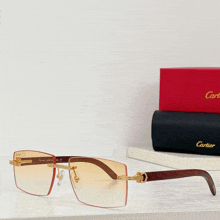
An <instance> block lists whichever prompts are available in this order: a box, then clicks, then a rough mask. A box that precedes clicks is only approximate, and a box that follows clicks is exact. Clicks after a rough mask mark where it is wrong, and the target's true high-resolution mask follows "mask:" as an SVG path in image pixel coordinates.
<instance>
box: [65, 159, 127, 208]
mask: <svg viewBox="0 0 220 220" xmlns="http://www.w3.org/2000/svg"><path fill="white" fill-rule="evenodd" d="M69 166H71V167H73V166H76V168H75V169H72V170H70V179H71V183H72V186H73V189H74V191H75V194H76V196H77V198H78V200H79V201H80V202H82V203H85V204H87V205H92V206H98V207H103V208H113V207H121V206H125V205H126V203H127V181H126V180H118V179H117V176H120V175H127V167H126V165H125V164H122V163H118V162H115V161H111V160H105V159H98V158H88V157H72V158H70V159H69Z"/></svg>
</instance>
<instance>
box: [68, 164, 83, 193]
mask: <svg viewBox="0 0 220 220" xmlns="http://www.w3.org/2000/svg"><path fill="white" fill-rule="evenodd" d="M70 173H71V181H72V183H73V185H74V187H75V188H76V189H81V188H82V181H81V178H80V175H79V172H77V169H76V168H75V169H72V170H71V171H70Z"/></svg>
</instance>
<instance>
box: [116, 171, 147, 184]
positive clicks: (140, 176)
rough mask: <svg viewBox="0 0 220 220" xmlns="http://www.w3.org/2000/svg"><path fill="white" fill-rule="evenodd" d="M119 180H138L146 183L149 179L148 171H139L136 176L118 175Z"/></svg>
mask: <svg viewBox="0 0 220 220" xmlns="http://www.w3.org/2000/svg"><path fill="white" fill-rule="evenodd" d="M118 180H136V181H137V183H145V182H146V181H147V175H146V173H141V172H137V174H136V175H135V176H125V175H122V176H118Z"/></svg>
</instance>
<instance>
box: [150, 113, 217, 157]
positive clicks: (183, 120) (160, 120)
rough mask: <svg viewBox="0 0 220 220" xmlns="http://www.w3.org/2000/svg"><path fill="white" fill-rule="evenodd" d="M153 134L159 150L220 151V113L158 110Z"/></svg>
mask: <svg viewBox="0 0 220 220" xmlns="http://www.w3.org/2000/svg"><path fill="white" fill-rule="evenodd" d="M151 137H152V143H153V148H154V150H156V151H167V152H179V153H195V154H205V155H220V114H217V113H195V112H172V111H159V110H157V111H155V112H154V114H153V118H152V127H151Z"/></svg>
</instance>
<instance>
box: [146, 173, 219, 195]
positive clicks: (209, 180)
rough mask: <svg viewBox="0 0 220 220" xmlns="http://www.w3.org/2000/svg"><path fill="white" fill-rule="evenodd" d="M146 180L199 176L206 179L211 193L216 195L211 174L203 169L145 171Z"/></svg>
mask: <svg viewBox="0 0 220 220" xmlns="http://www.w3.org/2000/svg"><path fill="white" fill-rule="evenodd" d="M145 174H146V176H147V181H156V180H168V179H176V178H183V177H191V176H201V177H204V178H205V180H206V181H207V183H208V185H209V188H210V190H211V192H212V194H213V195H216V188H215V184H214V181H213V179H212V177H211V175H210V174H209V173H208V172H206V171H204V170H194V169H192V170H170V171H159V172H146V173H145Z"/></svg>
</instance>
